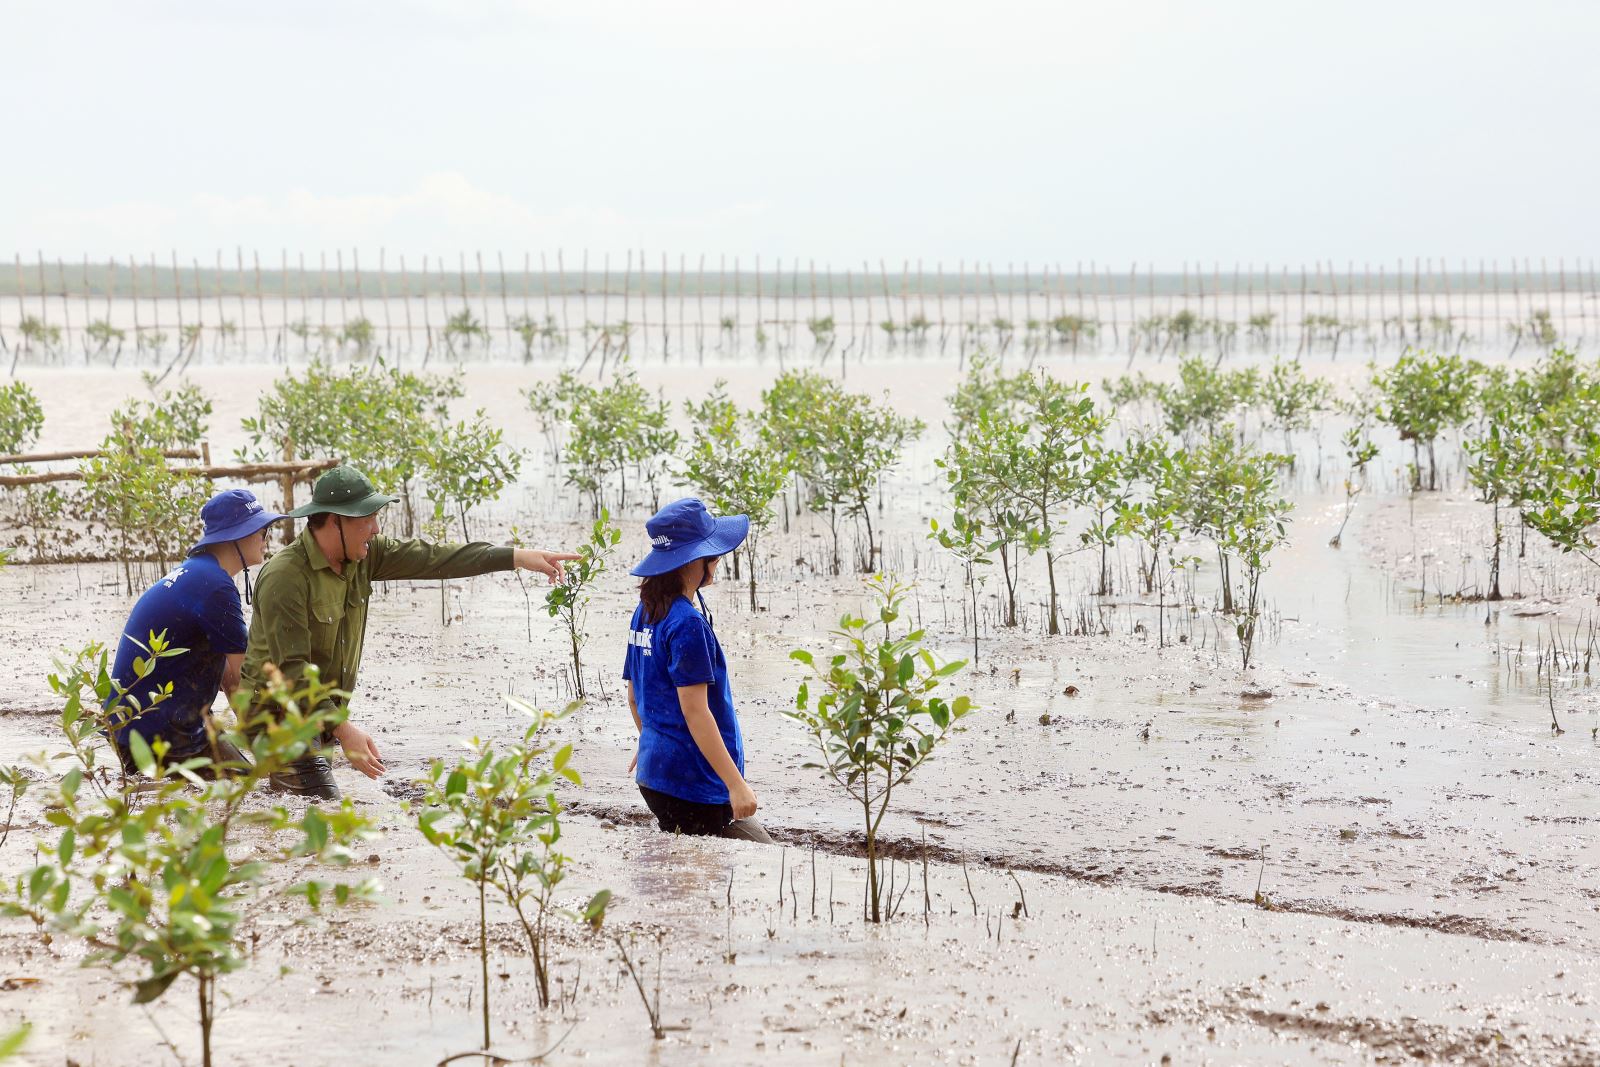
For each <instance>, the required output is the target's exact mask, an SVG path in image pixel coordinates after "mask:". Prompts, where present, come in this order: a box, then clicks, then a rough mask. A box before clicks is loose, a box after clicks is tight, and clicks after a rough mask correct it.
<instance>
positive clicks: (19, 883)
mask: <svg viewBox="0 0 1600 1067" xmlns="http://www.w3.org/2000/svg"><path fill="white" fill-rule="evenodd" d="M158 637H159V635H154V636H153V640H152V642H151V649H152V654H151V656H150V657H149V658H148V659H141V660H140V661H139V663H138V664H136V668H137V670H138V673H139V677H140V678H143V677H147V676H148V674H149V673H150V671H151V670H153V669H154V664H155V662H156V660H157V659H159V658H161V657H163V656H170V655H181V654H183V652H184V650H182V649H171V648H167V647H165V645H164V644H163V643H162V642H161V641H159V640H157V639H154V638H158ZM50 684H51V687H52V688H53V689H54V690H55V691H56V693H57V694H58V695H59V696H60V697H61V698H62V700H63V709H62V713H61V723H60V725H61V729H62V732H63V734H64V736H65V737H66V738H67V741H68V744H69V747H70V749H71V751H70V753H62V754H61V755H63V756H66V755H70V756H72V757H73V758H74V759H75V761H76V763H77V766H75V767H73V769H71V770H70V771H68V772H67V774H66V775H65V777H63V778H62V779H61V780H60V781H59V782H58V783H56V784H55V787H54V790H53V793H52V795H51V797H50V798H49V800H48V801H47V803H46V806H45V820H46V822H47V823H48V824H49V825H51V826H53V827H55V828H56V829H57V830H58V831H59V833H58V836H57V837H56V839H55V842H54V844H53V845H49V844H45V843H43V842H41V843H40V845H39V850H38V854H37V856H36V860H37V862H36V864H35V865H34V866H33V867H31V868H30V869H28V870H27V871H24V872H23V873H21V874H19V875H18V876H17V878H16V880H15V882H14V883H12V884H10V885H5V886H0V915H3V916H6V917H10V918H21V919H26V920H29V921H31V922H32V923H33V924H34V927H35V928H36V930H37V931H38V932H39V934H40V936H41V937H43V938H45V939H47V940H48V939H49V938H51V937H58V936H59V937H66V938H69V939H71V940H73V941H76V942H79V943H81V944H82V945H84V946H85V947H86V948H87V950H88V956H87V957H86V962H87V963H88V964H90V965H96V966H114V965H116V964H120V963H122V962H123V961H136V962H137V963H139V964H140V965H142V967H143V971H144V977H143V978H142V979H141V980H140V981H139V982H138V983H137V984H136V985H135V987H134V998H133V999H134V1002H135V1003H141V1004H142V1003H147V1002H149V1001H153V1000H155V999H157V998H159V997H161V996H163V995H164V994H165V993H166V992H167V991H168V989H170V988H171V987H172V985H173V984H174V983H175V982H176V981H178V980H179V979H180V978H183V977H185V976H188V977H190V978H192V979H194V981H195V985H196V994H197V1003H198V1022H199V1028H200V1037H201V1062H202V1063H203V1064H204V1065H206V1067H210V1064H211V1063H212V1057H211V1034H212V1026H213V1024H214V1022H215V1020H216V1017H217V1013H216V992H217V984H218V982H219V981H220V980H221V979H222V978H223V976H225V975H227V974H230V973H233V972H235V971H238V970H240V969H242V968H244V967H245V966H247V965H248V963H249V959H250V956H249V953H248V952H247V950H246V941H247V939H248V929H249V923H250V919H251V917H252V915H253V914H255V913H256V912H258V911H262V910H265V907H267V906H270V907H272V908H274V909H280V908H281V904H277V903H273V902H276V901H281V900H283V899H285V898H300V899H302V900H303V901H304V902H305V903H306V905H308V906H309V909H310V910H311V911H315V910H317V909H319V908H320V907H321V906H322V905H323V904H324V903H325V902H332V903H336V904H340V905H344V904H348V903H352V902H354V901H357V900H361V899H365V898H368V897H370V896H371V895H372V894H373V892H374V890H375V886H374V884H373V883H372V882H371V881H370V880H364V881H361V882H337V883H329V882H326V881H322V880H319V879H314V878H313V879H305V880H299V881H292V882H291V883H290V884H287V885H280V884H277V880H275V879H272V878H270V877H269V870H270V869H271V867H272V866H273V865H274V864H286V863H288V862H289V861H311V862H315V863H320V864H327V865H330V866H344V865H348V864H349V863H350V861H351V858H352V857H351V852H350V850H351V847H352V846H353V845H354V844H356V843H357V842H359V841H361V840H362V839H364V838H366V837H369V836H371V834H372V827H371V823H370V821H369V820H368V819H367V817H366V816H364V815H362V814H361V813H360V812H359V811H358V810H357V809H356V808H355V807H354V805H353V804H352V803H351V802H350V801H348V800H346V801H344V803H343V804H342V805H341V806H340V807H338V808H337V809H334V810H331V811H330V810H324V809H322V808H319V807H316V806H312V807H309V808H306V809H305V810H304V812H303V814H299V815H295V814H291V812H290V811H289V810H288V809H287V808H285V807H282V806H272V805H267V806H263V805H261V804H259V803H250V804H247V803H246V801H247V800H248V799H249V798H250V797H251V794H252V792H253V791H254V790H255V788H256V786H257V785H259V784H260V783H262V782H264V781H266V779H267V778H268V776H269V775H271V774H273V773H276V772H278V771H281V770H283V769H284V768H285V767H287V766H288V765H289V764H290V763H292V762H294V761H295V760H298V759H301V758H303V757H304V756H305V755H306V754H307V753H309V752H312V751H314V750H315V749H316V748H317V747H318V746H319V744H320V742H321V738H322V734H323V731H324V729H326V728H328V727H330V726H332V725H334V724H335V723H336V722H337V721H338V720H339V719H341V718H342V716H343V712H342V711H327V710H316V709H324V708H328V707H330V705H329V704H328V703H327V697H329V696H330V695H331V694H332V693H333V690H332V689H331V687H328V686H324V685H322V684H321V683H320V682H319V681H318V679H317V678H316V675H315V672H314V671H313V672H312V673H311V674H310V675H309V676H308V677H307V678H306V680H305V681H304V682H303V683H302V685H301V687H300V688H298V689H291V688H290V687H289V686H288V685H287V684H285V683H283V682H282V680H281V679H278V680H276V681H275V682H274V683H273V685H272V687H271V689H270V692H269V694H268V695H269V697H270V699H269V701H268V702H267V705H266V708H265V709H264V710H262V711H260V712H255V713H252V712H250V711H249V710H248V706H249V701H248V699H244V698H241V699H239V700H238V701H237V703H236V708H237V711H238V714H239V716H240V719H239V722H238V724H237V725H236V726H235V727H234V728H232V729H221V728H220V727H219V728H218V729H219V731H220V732H219V733H218V735H217V736H218V738H219V739H220V740H222V741H226V742H227V743H228V744H231V745H233V746H236V747H237V748H238V749H240V750H241V751H243V752H246V753H248V754H249V761H248V762H247V763H238V762H223V761H220V760H218V759H214V758H212V757H210V756H197V757H193V758H190V759H185V760H183V761H181V762H170V761H168V759H167V758H166V757H167V745H166V742H165V741H161V740H157V741H156V742H155V743H154V744H147V743H145V741H144V739H143V738H142V737H141V736H139V735H138V733H137V720H135V722H134V726H135V728H134V730H133V731H131V732H130V734H129V737H130V748H131V751H132V756H133V759H134V761H135V763H136V764H137V765H138V767H139V770H140V772H141V773H142V774H144V775H145V776H147V777H149V778H153V779H155V785H154V786H153V787H150V788H145V789H141V790H140V791H138V792H137V793H134V792H133V791H131V790H128V789H123V790H120V791H119V790H114V789H110V788H107V784H106V782H105V776H104V775H103V774H102V773H101V772H100V765H99V764H98V763H97V761H96V759H95V753H96V752H98V751H101V749H100V748H99V743H100V742H101V740H102V739H101V731H102V730H104V729H105V728H107V727H108V726H110V725H112V724H113V720H112V719H111V718H110V716H111V715H114V714H125V712H120V711H118V712H111V713H108V712H105V711H104V710H102V709H103V708H104V707H105V705H107V704H110V705H111V706H112V707H113V708H121V707H122V706H123V705H122V703H121V701H119V697H124V696H126V693H127V691H126V690H119V689H118V688H117V687H116V683H115V682H114V681H113V680H112V679H111V677H110V675H109V672H108V670H107V656H106V653H105V651H104V649H102V648H99V647H98V646H90V647H88V648H86V649H84V650H83V651H82V652H80V653H79V654H78V655H77V656H76V657H74V658H73V659H72V660H70V661H69V662H66V663H63V664H61V665H59V666H58V670H57V673H55V674H52V675H51V677H50ZM135 684H136V685H137V683H135ZM214 751H225V750H223V749H221V748H220V747H219V748H217V749H214ZM39 759H40V761H41V762H43V761H44V760H45V759H46V757H45V756H44V755H42V754H41V756H40V757H39ZM241 832H248V833H250V834H251V836H252V838H253V839H255V840H256V842H257V844H256V848H255V851H256V854H257V855H258V856H263V857H266V860H267V861H266V862H264V861H262V860H259V859H258V860H252V861H250V862H243V863H241V862H237V861H235V860H234V859H231V858H230V856H229V854H228V853H229V849H230V847H234V848H235V850H237V847H236V846H237V844H238V842H239V839H240V835H241Z"/></svg>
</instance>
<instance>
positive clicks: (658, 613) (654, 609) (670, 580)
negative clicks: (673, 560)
mask: <svg viewBox="0 0 1600 1067" xmlns="http://www.w3.org/2000/svg"><path fill="white" fill-rule="evenodd" d="M717 558H718V557H716V556H706V557H705V558H704V559H692V560H690V561H689V562H688V563H685V564H684V565H683V566H682V567H678V568H675V569H673V570H670V571H668V572H667V573H665V574H652V575H651V576H650V577H648V578H646V579H644V580H643V581H641V582H640V583H639V602H640V603H641V604H643V605H644V618H645V621H646V622H648V623H651V624H654V623H658V622H660V621H661V620H662V619H664V618H666V617H667V611H668V610H669V609H671V607H672V602H673V601H674V600H677V599H678V597H680V596H682V595H683V572H684V571H685V570H686V569H687V568H689V567H698V568H701V571H700V581H701V583H702V584H703V583H704V582H705V575H706V573H707V572H709V570H710V568H711V564H712V562H713V561H715V560H716V559H717Z"/></svg>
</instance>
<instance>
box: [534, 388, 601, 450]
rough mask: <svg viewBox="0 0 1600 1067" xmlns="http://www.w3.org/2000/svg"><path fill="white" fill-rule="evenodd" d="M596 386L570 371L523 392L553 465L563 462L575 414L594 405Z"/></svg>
mask: <svg viewBox="0 0 1600 1067" xmlns="http://www.w3.org/2000/svg"><path fill="white" fill-rule="evenodd" d="M594 394H595V388H594V386H592V385H590V384H588V383H587V382H584V381H582V380H580V379H579V378H578V376H577V375H576V374H573V373H572V372H571V371H566V370H564V371H562V372H561V374H560V375H559V376H558V377H557V378H556V380H555V381H553V382H539V383H537V384H535V385H531V386H529V387H528V388H526V389H524V390H522V395H523V396H525V397H527V399H528V410H529V411H531V412H533V417H534V420H535V421H536V422H538V424H539V432H540V433H542V434H544V438H545V442H546V444H547V445H548V446H549V450H550V462H551V463H552V464H559V463H560V462H561V446H562V445H563V444H564V443H565V441H566V431H567V428H568V426H569V425H571V423H572V413H573V412H574V411H577V410H579V409H580V408H585V407H588V406H589V405H590V404H592V403H593V402H594Z"/></svg>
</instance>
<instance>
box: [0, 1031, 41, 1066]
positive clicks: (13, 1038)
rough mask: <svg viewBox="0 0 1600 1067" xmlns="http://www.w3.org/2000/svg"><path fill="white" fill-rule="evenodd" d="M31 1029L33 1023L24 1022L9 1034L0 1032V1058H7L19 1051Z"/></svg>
mask: <svg viewBox="0 0 1600 1067" xmlns="http://www.w3.org/2000/svg"><path fill="white" fill-rule="evenodd" d="M32 1030H33V1024H32V1023H26V1022H25V1023H23V1024H22V1025H21V1026H20V1027H18V1028H17V1029H16V1030H13V1031H12V1032H11V1033H9V1034H0V1060H4V1059H9V1058H10V1057H12V1056H15V1055H16V1054H17V1053H18V1052H21V1051H22V1046H23V1045H25V1044H26V1043H27V1041H28V1034H29V1033H30V1032H31V1031H32Z"/></svg>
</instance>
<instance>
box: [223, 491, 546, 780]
mask: <svg viewBox="0 0 1600 1067" xmlns="http://www.w3.org/2000/svg"><path fill="white" fill-rule="evenodd" d="M396 499H397V498H395V497H392V496H387V495H385V494H383V493H380V492H378V491H377V489H376V488H374V486H373V484H372V482H371V481H369V480H368V479H367V477H366V475H364V474H362V473H361V472H360V471H358V470H356V469H355V468H354V467H349V466H343V467H335V468H334V469H333V470H330V471H328V472H327V473H326V474H324V475H323V476H322V477H320V478H318V479H317V484H316V485H315V486H314V487H313V489H312V493H311V502H310V503H309V504H306V505H304V506H303V507H299V508H296V509H294V510H293V511H291V512H289V515H290V516H291V517H294V518H305V519H306V520H307V523H306V529H305V530H304V531H303V532H302V533H301V534H300V536H299V537H297V538H296V539H295V540H294V543H293V544H291V545H289V547H288V548H285V549H283V550H282V551H280V552H278V553H276V554H275V555H274V556H273V557H272V561H271V562H270V563H268V564H267V565H266V566H265V567H263V568H262V569H261V579H260V581H259V582H258V583H257V584H256V597H255V600H256V603H255V615H254V616H253V617H252V618H251V620H250V637H249V643H248V648H247V651H246V653H245V657H244V671H243V684H244V686H245V689H246V691H247V692H250V693H253V694H257V695H256V697H255V698H254V699H255V708H256V709H257V710H267V709H269V708H270V705H269V704H268V703H267V702H266V701H265V698H264V696H263V695H262V694H264V691H265V690H266V688H267V673H268V667H269V665H276V666H277V669H278V670H279V671H281V672H282V673H283V677H284V678H285V679H286V680H287V681H288V682H289V683H290V684H291V685H295V686H297V687H298V685H299V684H300V682H301V680H302V679H303V678H304V676H305V673H306V668H307V667H308V666H311V665H313V664H315V665H316V667H317V669H318V671H319V673H320V676H321V680H322V683H323V684H324V685H331V686H333V687H334V688H335V689H337V690H341V691H343V692H344V693H353V692H354V691H355V688H356V674H357V672H358V671H359V669H360V667H361V651H362V645H363V643H364V641H365V639H366V633H367V608H368V601H369V600H370V598H371V596H372V583H373V582H382V581H390V580H396V579H406V578H411V579H439V578H469V577H472V576H473V575H477V574H488V573H490V572H492V571H505V570H511V569H513V568H521V569H523V570H532V571H538V572H539V573H541V574H544V575H546V576H548V577H549V579H550V581H551V583H552V584H553V583H555V582H557V581H559V580H560V579H561V577H562V570H561V563H562V561H564V560H569V559H577V558H578V557H576V556H574V555H564V554H557V553H551V552H538V551H534V550H532V549H512V548H509V547H500V546H496V545H489V544H484V543H481V542H479V543H474V544H469V545H448V544H447V545H435V544H430V543H429V542H427V541H421V540H409V541H402V540H396V539H395V538H392V537H383V536H379V534H378V513H379V512H380V511H381V510H382V509H383V508H384V507H385V506H386V505H388V504H391V503H393V502H394V501H395V500H396ZM346 701H347V698H343V697H330V698H329V704H330V710H341V709H342V710H345V711H346V717H345V719H344V721H343V722H341V723H340V724H339V725H338V726H335V727H334V728H333V730H332V732H331V736H330V738H329V740H330V741H334V742H337V743H338V744H339V746H340V747H341V748H342V749H343V750H344V754H345V757H346V758H347V759H349V761H350V765H351V766H352V767H354V768H355V769H356V770H358V771H360V772H361V773H362V774H365V775H366V776H367V777H368V778H380V777H382V776H383V773H384V765H383V757H382V755H381V754H380V753H379V751H378V746H377V743H376V742H374V741H373V739H372V735H371V734H369V733H368V732H367V731H366V730H364V729H362V728H361V727H360V726H359V725H357V724H356V722H355V721H354V720H353V719H352V718H350V717H349V715H348V707H347V703H346ZM306 710H308V711H310V710H313V709H306ZM269 782H270V784H271V787H272V788H273V789H276V790H279V791H282V792H288V793H294V794H297V795H300V796H309V797H317V798H319V799H322V800H337V799H339V795H340V794H339V787H338V785H337V784H336V783H335V782H334V780H333V769H332V766H331V765H330V764H329V762H328V760H327V758H326V757H324V756H320V755H310V756H306V757H305V758H303V759H301V760H299V761H298V762H296V763H295V764H293V765H292V766H291V767H290V768H289V769H288V770H286V771H284V772H282V773H279V774H273V775H272V776H271V778H270V779H269Z"/></svg>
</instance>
